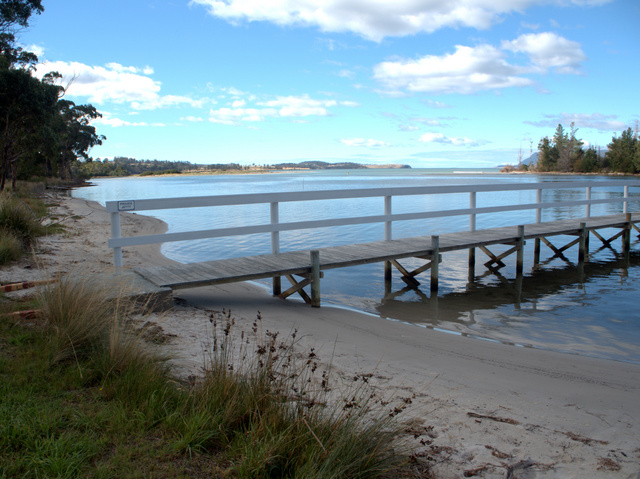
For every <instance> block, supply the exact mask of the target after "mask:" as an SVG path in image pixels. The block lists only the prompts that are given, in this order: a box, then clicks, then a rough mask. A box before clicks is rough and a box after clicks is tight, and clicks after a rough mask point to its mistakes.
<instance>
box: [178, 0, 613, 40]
mask: <svg viewBox="0 0 640 479" xmlns="http://www.w3.org/2000/svg"><path fill="white" fill-rule="evenodd" d="M610 1H612V0H570V1H569V0H394V1H389V0H368V1H362V0H191V3H190V4H191V5H202V6H204V7H205V8H206V9H207V11H208V12H209V14H210V15H212V16H215V17H218V18H222V19H224V20H227V21H228V22H230V23H232V24H237V23H241V22H254V21H263V22H271V23H275V24H277V25H280V26H292V25H295V26H302V27H316V28H319V29H320V30H322V31H325V32H353V33H355V34H358V35H361V36H363V37H365V38H368V39H370V40H374V41H381V40H382V39H383V38H384V37H387V36H406V35H413V34H416V33H419V32H427V33H431V32H434V31H436V30H439V29H441V28H459V27H471V28H476V29H487V28H489V27H491V26H492V25H493V24H495V23H496V22H499V21H500V20H501V18H502V17H503V16H504V15H507V14H509V13H513V12H522V11H524V10H525V9H527V8H529V7H534V6H547V5H549V4H552V5H560V6H564V5H567V4H569V3H572V4H574V5H577V6H596V5H603V4H605V3H609V2H610Z"/></svg>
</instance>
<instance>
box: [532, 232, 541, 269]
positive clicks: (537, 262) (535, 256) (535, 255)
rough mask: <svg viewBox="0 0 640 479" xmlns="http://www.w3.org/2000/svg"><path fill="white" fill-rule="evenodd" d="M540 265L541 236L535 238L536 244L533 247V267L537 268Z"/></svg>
mask: <svg viewBox="0 0 640 479" xmlns="http://www.w3.org/2000/svg"><path fill="white" fill-rule="evenodd" d="M539 265H540V238H536V239H535V245H534V247H533V267H534V268H537V267H538V266H539Z"/></svg>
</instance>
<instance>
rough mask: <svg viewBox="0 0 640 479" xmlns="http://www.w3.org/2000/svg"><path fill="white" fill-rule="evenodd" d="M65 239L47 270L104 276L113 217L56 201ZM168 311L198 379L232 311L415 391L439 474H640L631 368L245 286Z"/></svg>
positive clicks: (144, 223)
mask: <svg viewBox="0 0 640 479" xmlns="http://www.w3.org/2000/svg"><path fill="white" fill-rule="evenodd" d="M58 201H59V206H58V207H57V208H56V210H57V211H56V214H57V215H58V216H59V217H61V218H64V224H65V225H67V228H68V229H67V231H68V232H67V234H65V235H62V236H52V237H48V238H45V239H43V240H42V241H41V242H40V245H39V250H38V252H37V256H36V257H37V261H38V263H40V266H41V268H43V269H44V270H45V271H50V272H55V271H62V272H67V273H69V274H75V272H80V271H81V272H83V273H102V272H105V271H109V270H111V268H112V266H111V265H112V263H111V259H112V255H111V251H110V250H109V249H108V248H107V246H106V242H107V239H108V236H109V231H110V226H109V215H108V214H107V213H106V212H105V211H104V209H103V208H102V207H100V206H99V205H97V204H95V203H91V202H86V201H84V200H79V199H71V198H64V197H62V198H59V199H58ZM122 228H123V234H125V235H130V234H142V233H146V234H151V233H157V232H161V231H164V229H165V225H164V224H163V223H162V222H161V221H159V220H156V219H153V218H149V217H145V216H141V215H132V214H126V215H123V226H122ZM124 262H125V266H126V267H128V268H134V267H135V266H136V265H139V264H149V263H152V264H160V263H169V262H170V260H169V259H167V258H165V257H163V256H162V255H161V254H160V251H159V248H158V247H153V246H148V247H138V248H130V249H129V250H125V254H124ZM38 275H40V276H41V275H42V272H39V271H37V269H36V268H35V267H34V264H33V261H31V262H30V261H24V262H21V263H20V264H18V265H16V266H13V267H11V268H5V269H3V270H2V271H0V279H1V280H2V281H3V283H4V282H8V281H13V280H15V281H17V280H24V279H31V278H33V277H36V276H38ZM174 296H175V298H176V299H177V301H176V307H175V310H174V311H173V312H172V313H168V314H164V315H156V316H154V317H153V318H151V320H152V321H154V322H156V323H157V324H159V325H160V326H161V327H162V328H163V329H164V331H165V333H166V334H167V335H175V336H173V337H172V339H171V341H169V344H168V345H167V346H166V347H170V348H172V349H173V350H174V351H175V352H177V353H178V354H179V356H180V365H181V367H182V373H192V374H197V372H198V370H199V368H200V367H201V366H202V364H203V355H204V354H205V350H206V348H207V344H208V334H209V333H208V331H209V326H210V324H209V321H208V318H209V314H210V313H209V312H207V311H208V310H215V311H222V310H223V309H224V310H226V311H229V310H231V312H232V315H233V316H234V317H235V318H236V320H237V322H238V324H240V325H242V324H245V325H246V327H247V328H249V327H250V324H251V323H252V322H253V320H254V319H255V317H256V315H257V314H258V311H259V312H260V314H261V316H262V318H263V319H262V323H263V327H265V328H267V329H269V330H271V331H276V330H280V331H282V332H283V333H288V332H290V331H291V330H293V329H294V328H295V329H297V330H298V334H299V336H301V337H302V339H301V341H300V346H301V347H307V348H308V347H313V348H315V351H316V352H317V353H318V355H319V356H320V358H321V359H324V360H327V361H329V360H330V361H331V362H332V364H333V368H334V370H335V371H338V372H339V373H340V374H342V375H343V376H344V377H345V378H349V377H354V376H356V375H358V374H362V373H365V374H366V373H373V377H372V380H371V382H372V383H373V384H374V386H375V387H376V388H378V389H379V390H380V391H381V392H383V393H387V394H396V395H400V396H402V397H413V403H412V405H411V407H410V408H409V410H408V411H407V413H406V417H405V419H404V420H406V421H407V424H408V429H409V430H410V433H409V434H411V435H412V437H413V436H415V445H416V449H417V451H418V453H419V454H420V455H422V456H423V458H424V459H425V460H428V461H429V462H430V463H431V464H432V465H433V471H434V472H435V473H436V475H437V477H442V478H453V477H482V478H494V477H495V478H498V477H500V478H503V477H505V476H506V475H507V474H508V471H509V470H511V471H512V472H513V476H512V477H521V478H522V477H536V478H537V477H543V478H551V477H558V478H573V477H575V478H590V477H593V478H601V477H602V478H606V477H616V478H617V477H625V478H626V477H634V478H636V477H640V476H639V474H640V427H639V422H640V366H639V365H634V364H627V363H622V362H616V361H608V360H600V359H594V358H587V357H581V356H576V355H568V354H561V353H556V352H551V351H544V350H537V349H531V348H521V347H515V346H510V345H505V344H500V343H494V342H490V341H482V340H478V339H472V338H468V337H462V336H458V335H454V334H450V333H446V332H440V331H434V330H430V329H426V328H421V327H419V326H415V325H410V324H404V323H400V322H392V321H389V320H384V319H381V318H378V317H376V316H371V315H368V314H361V313H358V312H355V311H349V310H344V309H339V308H333V307H323V308H320V309H312V308H310V307H308V306H307V305H305V304H303V303H301V302H298V301H292V300H286V301H285V300H280V299H278V298H273V297H271V296H270V295H269V294H268V293H267V292H266V291H264V290H263V289H262V288H260V287H258V286H256V285H253V284H250V283H241V284H232V285H224V286H220V287H206V288H193V289H189V290H181V291H178V292H176V293H175V295H174Z"/></svg>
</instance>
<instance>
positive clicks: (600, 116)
mask: <svg viewBox="0 0 640 479" xmlns="http://www.w3.org/2000/svg"><path fill="white" fill-rule="evenodd" d="M43 6H44V8H45V10H44V12H43V13H42V14H41V15H38V16H34V17H32V19H31V21H30V26H29V28H28V29H26V30H24V31H22V32H21V33H20V35H19V41H20V43H21V45H23V46H24V47H25V48H27V49H29V50H30V51H33V52H35V53H36V54H37V55H38V57H39V64H38V66H37V71H36V74H37V75H38V76H41V75H44V74H45V73H47V72H49V71H57V72H59V73H61V74H62V75H63V76H64V80H63V82H62V84H63V86H65V87H66V94H65V98H66V99H68V100H72V101H74V102H75V103H76V104H86V103H90V104H92V105H93V106H95V107H96V108H97V109H98V111H99V112H101V113H102V115H103V116H102V118H101V119H99V120H96V121H95V122H94V125H95V127H96V128H97V131H98V133H99V134H102V135H105V136H106V138H107V140H106V141H105V142H104V144H103V145H102V146H97V147H95V148H94V149H93V150H92V151H91V155H92V156H93V157H94V158H101V159H105V158H110V159H111V158H113V157H115V156H125V157H130V158H137V159H139V160H142V159H149V160H154V159H157V160H166V161H190V162H192V163H199V164H210V163H240V164H243V165H251V164H257V165H265V164H274V163H282V162H300V161H307V160H321V161H328V162H342V161H352V162H357V163H364V164H377V165H379V164H390V163H401V164H408V165H411V166H412V167H414V168H418V167H424V168H430V167H445V168H450V167H460V168H485V167H495V166H497V165H501V164H507V163H510V164H517V163H518V160H519V158H520V157H522V158H527V157H528V156H529V155H530V153H531V152H532V151H533V152H535V151H536V150H537V145H538V142H539V141H540V139H541V138H543V137H545V136H549V137H551V136H553V133H554V131H555V129H556V127H557V125H558V124H559V123H561V124H562V125H563V126H564V128H565V129H567V130H568V129H569V128H570V124H571V123H572V122H574V123H575V126H576V127H577V128H578V129H579V130H578V132H577V135H576V136H577V137H578V138H580V139H582V140H583V141H585V144H586V145H593V146H600V147H605V146H606V145H607V144H608V143H609V142H610V141H611V139H612V137H613V136H614V135H619V134H620V133H621V132H622V131H624V130H625V129H626V128H628V127H633V128H635V127H636V124H637V122H638V121H639V120H640V100H639V98H638V79H639V78H640V28H639V26H640V1H639V0H109V1H104V0H57V1H52V0H44V1H43Z"/></svg>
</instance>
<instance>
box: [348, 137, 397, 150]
mask: <svg viewBox="0 0 640 479" xmlns="http://www.w3.org/2000/svg"><path fill="white" fill-rule="evenodd" d="M340 143H342V144H344V145H346V146H349V147H367V148H384V147H388V146H391V144H390V143H387V142H386V141H381V140H373V139H371V138H369V139H365V138H345V139H342V140H340Z"/></svg>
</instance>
